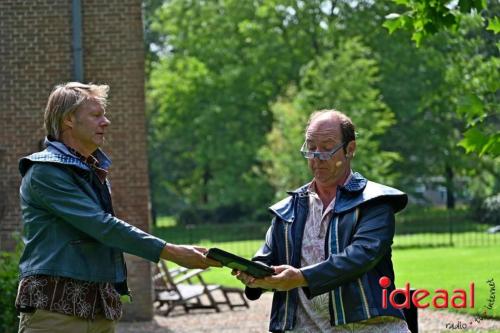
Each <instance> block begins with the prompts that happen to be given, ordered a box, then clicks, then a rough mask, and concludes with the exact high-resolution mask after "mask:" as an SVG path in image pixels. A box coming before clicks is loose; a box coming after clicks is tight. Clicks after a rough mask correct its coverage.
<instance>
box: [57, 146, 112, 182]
mask: <svg viewBox="0 0 500 333" xmlns="http://www.w3.org/2000/svg"><path fill="white" fill-rule="evenodd" d="M66 148H68V150H69V152H70V153H71V154H73V155H75V156H76V157H78V158H79V159H80V161H82V162H83V163H85V164H86V165H87V166H88V167H89V168H90V169H91V170H92V171H94V172H95V173H96V175H97V177H99V180H100V181H101V183H103V184H104V182H105V181H106V177H107V176H108V171H107V170H105V169H103V168H101V167H100V163H99V160H98V159H97V158H96V157H95V156H94V155H92V154H91V155H89V156H88V157H85V156H83V155H82V154H80V153H79V152H78V151H76V150H75V149H73V148H71V147H69V146H66Z"/></svg>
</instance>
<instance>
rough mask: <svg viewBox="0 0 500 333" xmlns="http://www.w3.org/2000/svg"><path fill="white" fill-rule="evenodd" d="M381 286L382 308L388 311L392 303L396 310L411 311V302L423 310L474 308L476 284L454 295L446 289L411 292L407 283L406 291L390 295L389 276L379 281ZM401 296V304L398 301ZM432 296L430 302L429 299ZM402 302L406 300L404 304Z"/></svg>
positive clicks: (400, 290) (394, 292)
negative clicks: (432, 307) (428, 308)
mask: <svg viewBox="0 0 500 333" xmlns="http://www.w3.org/2000/svg"><path fill="white" fill-rule="evenodd" d="M378 283H379V285H380V286H381V287H382V307H383V308H384V309H387V302H390V303H391V305H392V306H393V307H394V308H396V309H403V308H405V309H409V308H410V302H411V303H413V306H415V307H417V308H419V309H423V308H427V307H429V305H430V304H431V303H432V305H433V306H434V307H435V308H437V309H442V308H448V307H450V305H451V307H453V308H455V309H460V308H466V307H467V306H468V307H470V308H473V307H474V282H471V283H470V284H469V290H468V291H466V290H465V289H453V293H452V294H451V298H450V293H449V292H448V291H447V290H445V289H436V290H435V291H434V293H433V294H431V292H430V291H429V290H427V289H416V290H412V292H410V283H409V282H407V283H406V284H405V287H404V289H395V290H393V291H392V292H391V293H390V294H389V295H387V294H388V292H387V288H389V286H390V285H391V279H389V278H388V277H387V276H383V277H381V278H380V280H379V282H378ZM399 294H401V295H402V296H399V303H398V302H397V301H396V299H397V298H398V296H397V295H399ZM428 296H430V298H431V299H430V302H429V299H428V298H427V297H428ZM467 298H468V300H469V304H468V305H467ZM402 300H404V301H403V302H402Z"/></svg>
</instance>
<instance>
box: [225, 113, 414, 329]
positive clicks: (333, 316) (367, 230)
mask: <svg viewBox="0 0 500 333" xmlns="http://www.w3.org/2000/svg"><path fill="white" fill-rule="evenodd" d="M301 152H302V155H303V156H304V157H305V158H306V159H307V162H308V165H309V168H310V170H311V172H312V174H313V179H312V181H311V182H310V183H308V184H306V185H304V186H302V187H300V188H299V189H297V190H295V191H293V192H290V196H289V197H288V198H285V199H284V200H282V201H280V202H278V203H276V204H275V205H273V206H271V207H270V210H271V212H272V214H273V215H274V218H273V221H272V225H271V227H270V228H269V230H268V232H267V235H266V241H265V243H264V245H263V246H262V248H261V249H260V250H259V251H258V252H257V254H256V256H255V257H254V258H253V260H255V261H260V262H263V263H266V264H268V265H272V266H273V267H274V269H275V275H273V276H270V277H266V278H261V279H257V278H254V277H252V276H250V275H248V274H245V273H243V272H240V271H236V270H235V271H233V274H234V275H236V276H237V278H238V279H239V280H241V281H242V282H243V283H244V284H245V285H246V286H247V287H246V290H245V293H246V295H247V297H248V298H249V299H257V298H259V297H260V295H261V293H262V292H263V291H264V290H273V291H274V298H273V307H272V313H271V323H270V327H269V329H270V331H271V332H285V331H287V332H353V331H356V332H367V333H368V332H404V333H407V332H409V331H408V327H407V324H406V322H405V321H404V315H403V313H402V312H401V310H399V309H396V308H394V307H392V306H391V304H388V306H387V307H386V308H383V307H382V305H381V301H382V287H381V286H380V284H379V280H380V278H382V277H383V276H386V277H389V279H390V281H394V271H393V266H392V261H391V244H392V239H393V236H394V214H395V213H396V212H398V211H400V210H402V209H403V208H404V207H405V206H406V203H407V196H406V195H405V194H404V193H402V192H400V191H398V190H396V189H393V188H390V187H387V186H384V185H381V184H377V183H375V182H371V181H368V180H367V179H365V178H364V177H363V176H362V175H361V174H359V173H357V172H353V171H352V170H351V161H352V159H353V158H354V154H355V152H356V136H355V128H354V124H353V123H352V121H351V119H349V117H347V116H346V115H345V114H343V113H341V112H338V111H335V110H323V111H319V112H315V113H313V114H312V115H311V117H310V119H309V123H308V125H307V128H306V132H305V142H304V144H303V145H302V148H301ZM394 288H395V287H394V284H392V283H391V285H390V286H389V287H388V288H387V292H388V293H390V292H391V291H392V290H394Z"/></svg>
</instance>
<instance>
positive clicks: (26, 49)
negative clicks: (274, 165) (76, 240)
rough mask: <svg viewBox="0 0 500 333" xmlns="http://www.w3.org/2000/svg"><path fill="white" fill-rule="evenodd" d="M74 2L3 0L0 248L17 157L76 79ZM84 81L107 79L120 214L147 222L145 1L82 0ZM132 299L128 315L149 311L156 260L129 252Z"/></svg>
mask: <svg viewBox="0 0 500 333" xmlns="http://www.w3.org/2000/svg"><path fill="white" fill-rule="evenodd" d="M72 6H73V4H72V1H70V0H37V1H27V0H2V1H0V101H1V103H0V250H10V249H12V248H13V247H14V246H15V243H16V241H15V240H14V239H13V237H12V233H13V232H15V231H19V230H20V228H21V222H20V211H19V195H18V189H19V184H20V181H21V178H20V175H19V172H18V168H17V165H18V159H19V158H20V157H22V156H24V155H27V154H30V153H32V152H35V151H37V150H39V146H40V142H41V140H43V137H44V131H43V110H44V107H45V103H46V101H47V97H48V95H49V93H50V92H51V90H52V88H53V86H54V85H56V84H58V83H61V82H67V81H73V80H74V76H73V72H74V71H73V65H74V60H73V47H72V40H73V39H72V21H73V20H72ZM80 12H81V18H82V24H81V27H82V39H81V40H82V47H83V70H84V76H83V80H82V81H83V82H94V83H106V84H109V85H110V87H111V89H110V98H109V106H108V109H107V114H108V115H109V118H110V120H111V123H112V124H111V127H110V129H109V131H108V132H109V134H108V136H107V144H106V145H105V146H104V150H105V151H106V153H108V155H109V156H110V157H111V159H112V160H113V165H112V168H111V171H110V181H111V183H112V186H113V200H114V206H115V211H116V213H117V215H118V216H119V217H120V218H122V219H124V220H125V221H127V222H129V223H131V224H133V225H135V226H137V227H139V228H141V229H143V230H148V229H149V208H148V207H149V190H148V188H149V184H148V177H147V174H148V173H147V159H146V131H145V116H144V79H145V78H144V48H143V34H142V12H141V1H140V0H108V1H98V0H82V1H81V11H80ZM127 262H128V272H129V285H130V287H131V289H132V290H133V295H134V303H133V304H132V305H130V306H127V307H126V309H125V319H135V320H145V319H150V318H151V317H152V313H153V312H152V299H151V297H152V296H151V295H152V292H151V283H150V280H151V275H150V274H151V265H150V263H148V262H146V261H145V260H142V259H140V258H137V257H134V256H127Z"/></svg>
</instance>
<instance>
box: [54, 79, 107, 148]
mask: <svg viewBox="0 0 500 333" xmlns="http://www.w3.org/2000/svg"><path fill="white" fill-rule="evenodd" d="M108 91H109V86H108V85H105V84H104V85H96V84H83V83H80V82H68V83H64V84H59V85H57V86H56V87H55V88H54V90H52V92H51V93H50V96H49V100H48V102H47V107H46V108H45V115H44V126H45V131H46V133H47V136H48V137H50V138H53V139H56V140H57V139H60V135H61V124H62V121H63V120H64V119H65V118H66V117H68V116H70V115H72V114H73V113H74V112H75V111H76V110H77V109H78V108H79V107H80V106H82V105H83V104H84V103H85V102H87V101H89V100H95V101H97V102H98V103H99V104H101V106H102V107H103V108H106V103H107V98H108Z"/></svg>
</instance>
